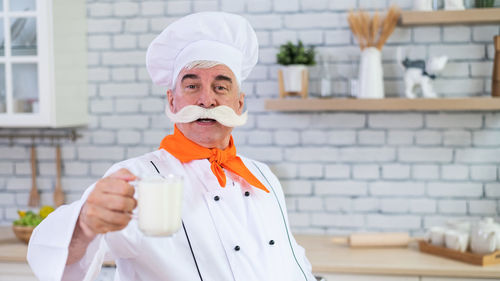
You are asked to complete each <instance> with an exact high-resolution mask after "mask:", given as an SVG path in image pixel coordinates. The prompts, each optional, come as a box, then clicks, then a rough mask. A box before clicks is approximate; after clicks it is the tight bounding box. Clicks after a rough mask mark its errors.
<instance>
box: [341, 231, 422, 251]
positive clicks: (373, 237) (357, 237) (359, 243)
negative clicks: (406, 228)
mask: <svg viewBox="0 0 500 281" xmlns="http://www.w3.org/2000/svg"><path fill="white" fill-rule="evenodd" d="M413 240H414V238H410V235H409V234H408V233H406V232H387V233H353V234H351V235H349V236H347V237H335V238H333V243H335V244H344V245H349V246H350V247H407V246H408V244H409V243H410V242H411V241H413Z"/></svg>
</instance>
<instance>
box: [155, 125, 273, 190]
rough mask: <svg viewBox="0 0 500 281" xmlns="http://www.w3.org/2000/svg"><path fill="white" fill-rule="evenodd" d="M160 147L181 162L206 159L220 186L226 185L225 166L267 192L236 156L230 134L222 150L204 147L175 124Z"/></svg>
mask: <svg viewBox="0 0 500 281" xmlns="http://www.w3.org/2000/svg"><path fill="white" fill-rule="evenodd" d="M160 149H165V150H166V151H168V152H170V154H172V155H173V156H174V157H175V158H177V159H179V161H181V162H182V163H187V162H191V161H193V160H198V159H208V161H210V164H211V165H210V168H211V169H212V172H213V173H214V175H215V177H217V180H218V181H219V184H220V186H222V187H225V186H226V174H225V173H224V170H223V169H222V168H226V169H228V170H229V171H231V172H233V173H235V174H237V175H239V176H240V177H242V178H244V179H245V180H246V181H247V182H248V183H249V184H251V185H253V186H255V187H257V188H260V189H262V190H264V191H265V192H268V193H269V190H268V189H267V188H266V187H265V186H264V185H263V184H262V183H261V182H260V181H259V180H258V179H257V178H256V177H255V176H254V175H253V174H252V173H251V172H250V171H249V170H248V168H247V167H246V166H245V164H243V161H241V159H240V157H238V156H236V147H235V146H234V143H233V137H232V136H231V138H230V140H229V146H228V147H227V148H226V149H224V150H221V149H218V148H206V147H203V146H201V145H198V144H196V143H194V142H193V141H191V140H189V139H188V138H186V137H185V136H184V135H183V134H182V133H181V131H179V129H177V126H175V129H174V134H173V135H168V136H166V137H165V138H163V140H162V141H161V144H160Z"/></svg>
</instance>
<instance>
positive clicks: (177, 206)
mask: <svg viewBox="0 0 500 281" xmlns="http://www.w3.org/2000/svg"><path fill="white" fill-rule="evenodd" d="M134 186H136V192H137V207H138V216H137V219H138V225H139V229H140V230H141V231H142V232H143V233H144V234H145V235H149V236H170V235H172V234H174V233H175V232H177V231H178V230H179V229H180V227H181V225H182V216H181V213H182V198H183V192H184V183H183V179H182V177H181V176H178V175H168V176H166V177H159V176H156V177H146V178H143V179H140V180H138V181H136V182H134Z"/></svg>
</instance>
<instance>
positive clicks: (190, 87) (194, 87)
mask: <svg viewBox="0 0 500 281" xmlns="http://www.w3.org/2000/svg"><path fill="white" fill-rule="evenodd" d="M186 88H187V89H196V85H187V86H186Z"/></svg>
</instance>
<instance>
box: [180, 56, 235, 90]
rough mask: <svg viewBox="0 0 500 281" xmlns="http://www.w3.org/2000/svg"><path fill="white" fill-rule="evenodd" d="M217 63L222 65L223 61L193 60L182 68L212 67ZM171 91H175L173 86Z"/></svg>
mask: <svg viewBox="0 0 500 281" xmlns="http://www.w3.org/2000/svg"><path fill="white" fill-rule="evenodd" d="M217 65H223V63H221V62H218V61H211V60H195V61H192V62H190V63H188V64H186V65H185V66H184V69H198V68H202V69H203V68H212V67H214V66H217ZM236 82H237V81H236ZM236 85H237V86H238V93H239V94H241V91H240V85H239V83H236ZM172 91H175V87H174V89H172Z"/></svg>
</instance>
